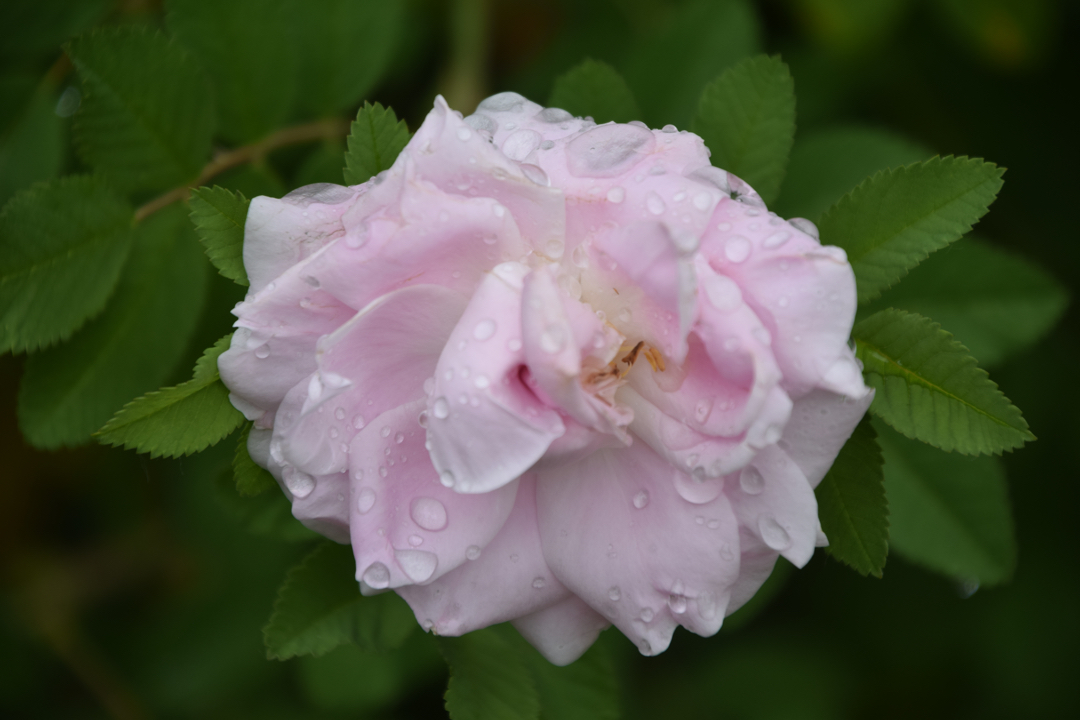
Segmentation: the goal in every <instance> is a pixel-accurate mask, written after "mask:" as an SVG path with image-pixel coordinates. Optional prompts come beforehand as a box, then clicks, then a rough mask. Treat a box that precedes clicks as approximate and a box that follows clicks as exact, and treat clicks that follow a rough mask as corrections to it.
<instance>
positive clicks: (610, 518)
mask: <svg viewBox="0 0 1080 720" xmlns="http://www.w3.org/2000/svg"><path fill="white" fill-rule="evenodd" d="M676 472H678V471H676V470H673V469H672V467H671V465H670V464H669V463H668V462H667V461H666V460H664V459H662V458H661V457H659V456H658V455H656V453H654V452H653V451H652V450H650V449H649V448H648V446H646V445H645V444H643V443H635V444H634V445H633V446H632V447H630V448H627V449H625V450H602V451H599V452H596V453H594V454H592V455H591V456H589V457H588V458H586V459H584V460H582V461H581V462H577V463H574V464H572V465H567V466H565V467H562V468H559V469H557V470H551V471H545V472H540V473H539V479H538V481H537V508H538V518H539V521H540V537H541V540H542V541H543V547H544V557H545V558H546V559H547V561H548V565H549V566H550V567H551V569H552V570H553V571H554V572H555V575H556V577H558V578H559V580H561V581H562V582H563V584H564V585H566V586H567V587H568V588H570V590H571V592H573V593H574V594H575V595H577V596H578V597H580V598H581V599H582V600H584V601H585V602H586V603H588V604H589V605H590V606H591V607H592V608H593V609H594V610H596V611H597V612H598V613H600V614H601V615H603V616H604V617H606V618H607V619H608V620H610V621H611V622H612V623H614V624H615V625H616V626H618V628H619V629H620V630H621V631H622V632H623V633H624V634H625V635H626V636H627V637H628V638H630V639H631V640H632V641H633V642H634V643H635V644H637V645H638V646H639V648H640V649H641V651H642V652H643V653H645V654H654V653H658V652H661V651H662V650H663V649H664V648H666V647H667V645H668V643H669V642H670V640H671V635H672V633H673V632H674V629H675V626H676V625H677V624H681V625H683V626H685V627H687V628H688V629H689V630H692V631H693V632H696V633H699V634H702V635H710V634H712V633H715V632H716V631H717V630H718V629H719V627H720V623H721V622H722V620H723V617H724V610H725V608H726V606H727V602H728V587H729V586H730V585H731V583H733V582H734V581H735V578H736V577H737V576H738V573H739V561H738V550H739V539H738V526H737V523H736V520H735V516H734V515H733V513H732V509H731V505H730V504H729V503H728V501H727V498H726V496H725V495H724V494H723V493H721V494H719V495H718V496H717V497H715V498H714V499H713V500H712V501H710V502H708V503H704V504H700V505H697V504H692V503H689V502H687V501H686V500H684V499H683V498H682V497H680V496H679V494H678V493H677V492H676V489H675V485H674V483H673V478H672V476H673V475H674V474H675V473H676Z"/></svg>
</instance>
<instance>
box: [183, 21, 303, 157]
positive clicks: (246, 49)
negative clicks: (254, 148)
mask: <svg viewBox="0 0 1080 720" xmlns="http://www.w3.org/2000/svg"><path fill="white" fill-rule="evenodd" d="M166 7H167V8H168V11H169V12H168V15H167V16H166V21H167V23H168V27H169V30H170V31H171V32H172V33H173V34H174V35H175V36H176V37H177V38H178V39H179V40H180V42H182V43H183V44H184V46H185V47H187V48H188V49H189V50H191V52H192V54H193V55H194V56H195V57H196V59H198V60H199V62H200V63H201V64H202V66H203V68H204V69H205V70H206V73H207V75H208V76H209V78H210V82H211V84H212V86H213V91H214V99H215V101H216V105H217V109H218V118H219V120H220V130H221V132H222V134H224V135H225V137H226V138H228V139H229V140H231V141H233V142H236V143H246V142H252V141H255V140H258V139H259V138H261V137H263V136H265V135H267V134H269V133H271V132H273V131H274V130H276V129H278V128H280V127H282V126H283V125H284V124H285V121H286V120H287V119H288V116H289V111H290V110H291V109H292V106H293V101H294V100H295V98H296V93H297V90H298V87H299V81H300V61H299V58H298V56H297V49H296V46H295V45H294V44H293V39H292V37H291V31H290V25H291V20H292V18H291V14H290V13H287V12H286V8H287V6H286V3H285V0H229V2H220V1H219V0H168V1H167V3H166ZM309 12H318V11H317V10H314V9H311V10H309Z"/></svg>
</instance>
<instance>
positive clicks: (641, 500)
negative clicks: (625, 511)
mask: <svg viewBox="0 0 1080 720" xmlns="http://www.w3.org/2000/svg"><path fill="white" fill-rule="evenodd" d="M648 504H649V491H648V490H642V491H641V492H639V493H638V494H637V495H635V496H634V507H636V508H637V509H638V510H642V509H643V508H644V507H645V506H646V505H648Z"/></svg>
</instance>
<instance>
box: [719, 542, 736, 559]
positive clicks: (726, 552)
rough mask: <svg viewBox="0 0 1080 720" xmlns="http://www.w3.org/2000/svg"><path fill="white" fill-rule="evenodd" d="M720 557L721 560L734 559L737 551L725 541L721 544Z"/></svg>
mask: <svg viewBox="0 0 1080 720" xmlns="http://www.w3.org/2000/svg"><path fill="white" fill-rule="evenodd" d="M720 559H721V560H734V559H735V551H734V550H732V549H731V546H730V545H728V544H727V543H724V544H723V545H721V546H720Z"/></svg>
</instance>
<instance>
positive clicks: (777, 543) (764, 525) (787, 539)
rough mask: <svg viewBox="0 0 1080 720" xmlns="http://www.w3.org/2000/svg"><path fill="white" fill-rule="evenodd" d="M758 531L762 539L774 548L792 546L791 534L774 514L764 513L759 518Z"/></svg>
mask: <svg viewBox="0 0 1080 720" xmlns="http://www.w3.org/2000/svg"><path fill="white" fill-rule="evenodd" d="M758 531H759V532H760V533H761V539H762V540H764V541H765V544H766V545H768V546H769V547H771V548H772V549H773V550H777V551H780V550H787V549H788V548H789V547H791V536H790V535H788V531H787V530H785V529H784V527H783V526H782V525H781V524H780V523H779V522H777V521H776V518H775V517H773V516H772V515H762V516H761V517H760V518H759V519H758Z"/></svg>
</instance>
